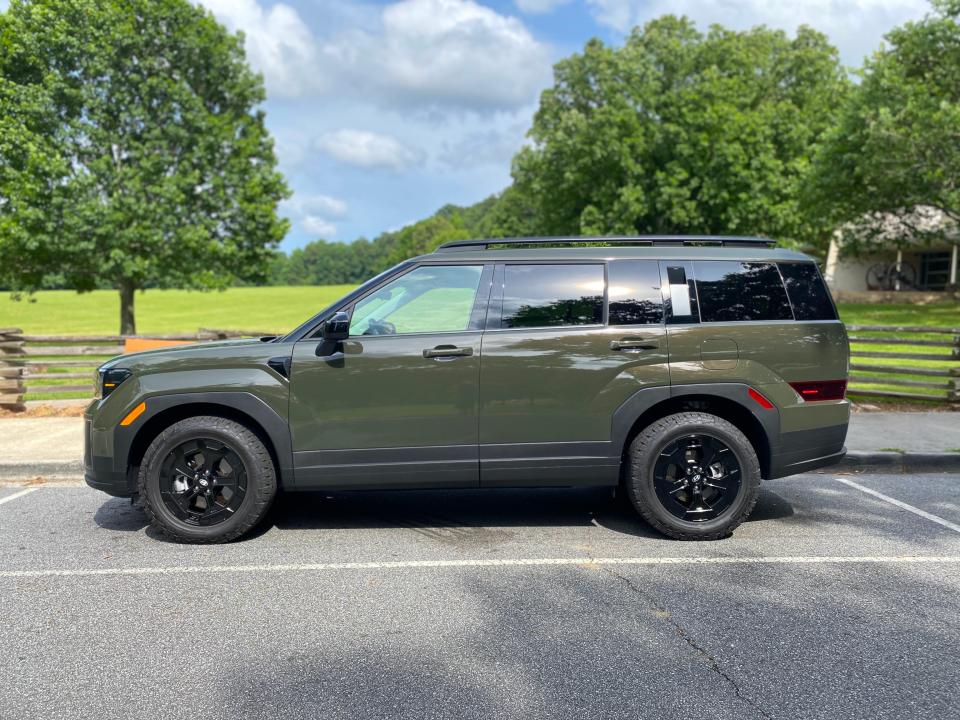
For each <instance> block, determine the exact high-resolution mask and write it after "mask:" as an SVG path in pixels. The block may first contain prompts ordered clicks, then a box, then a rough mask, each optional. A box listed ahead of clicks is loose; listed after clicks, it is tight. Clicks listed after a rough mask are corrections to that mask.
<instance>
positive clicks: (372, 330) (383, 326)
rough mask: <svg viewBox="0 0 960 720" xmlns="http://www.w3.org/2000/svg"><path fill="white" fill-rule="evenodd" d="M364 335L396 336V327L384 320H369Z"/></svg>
mask: <svg viewBox="0 0 960 720" xmlns="http://www.w3.org/2000/svg"><path fill="white" fill-rule="evenodd" d="M363 334H364V335H396V334H397V326H396V325H394V324H393V323H392V322H387V321H386V320H371V321H370V324H369V325H367V329H366V330H365V331H364V333H363Z"/></svg>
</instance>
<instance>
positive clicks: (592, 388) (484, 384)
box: [480, 265, 669, 486]
mask: <svg viewBox="0 0 960 720" xmlns="http://www.w3.org/2000/svg"><path fill="white" fill-rule="evenodd" d="M507 267H510V266H509V265H508V266H507ZM533 267H535V266H533ZM554 267H555V266H554ZM554 267H545V268H544V270H543V272H547V273H551V272H553V273H554V276H555V277H556V278H557V279H559V280H562V281H563V282H569V281H568V280H566V277H567V276H570V277H574V278H575V277H576V273H575V272H573V271H572V270H570V271H564V272H562V273H561V272H554ZM654 269H655V268H654ZM530 272H531V273H533V272H536V270H531V271H530ZM511 276H513V277H516V278H522V277H523V273H521V272H514V273H512V274H511V273H510V272H506V273H503V272H500V270H499V268H498V272H497V274H496V276H495V277H496V278H497V280H496V281H495V284H497V285H498V286H497V287H495V289H494V293H493V297H492V298H491V311H493V309H495V308H499V307H501V306H503V307H506V308H510V307H511V303H510V302H508V301H503V302H501V301H500V298H501V296H503V295H504V294H507V295H509V294H510V292H511V291H510V288H509V280H510V277H511ZM585 277H586V279H585V281H581V282H579V283H577V284H575V287H579V288H581V290H580V296H578V295H577V294H576V293H573V295H571V296H570V297H565V296H563V294H562V293H560V294H559V295H558V296H557V297H552V296H551V294H550V292H547V291H540V288H541V287H543V286H544V285H546V284H547V283H546V281H545V280H544V279H543V278H537V279H536V281H535V282H533V283H528V284H527V287H526V292H524V291H523V289H517V290H516V294H517V295H520V296H522V297H524V302H523V303H522V305H521V307H523V308H524V310H523V315H524V316H525V317H527V318H544V317H546V318H547V319H549V320H555V319H556V318H558V317H559V318H561V320H562V321H564V322H590V320H591V319H593V318H594V317H595V316H594V315H592V314H591V312H590V310H589V307H590V303H589V299H590V295H591V294H597V293H603V294H605V288H603V287H600V288H598V287H595V285H596V283H595V281H592V280H590V278H589V275H586V276H585ZM602 277H603V276H602V275H601V278H602ZM601 284H602V283H601ZM653 284H654V286H655V287H656V290H657V292H659V287H658V281H657V279H654V280H653ZM505 286H506V289H505ZM618 287H620V288H621V290H622V291H623V292H624V294H625V296H626V297H631V294H630V293H629V292H627V291H628V290H629V289H630V288H627V287H625V284H624V283H623V282H620V283H619V285H618ZM537 303H542V304H543V305H544V307H542V308H541V307H538V306H537ZM512 305H517V303H516V302H514V303H512ZM571 308H572V309H573V310H572V312H571V311H570V309H571ZM648 311H649V309H648V308H646V307H645V306H643V305H642V304H638V303H626V302H624V307H623V308H621V315H622V317H628V318H630V317H633V318H637V317H640V318H642V317H648V315H647V314H646V313H647V312H648ZM564 313H565V314H564ZM508 315H509V317H510V322H516V318H517V317H518V316H517V314H516V312H513V313H512V314H508ZM534 322H537V320H534ZM491 324H495V325H496V324H499V323H491V322H490V318H489V317H488V329H487V331H486V332H485V333H484V336H483V359H482V361H481V371H480V466H481V484H482V485H484V486H496V485H517V484H523V485H562V484H571V483H575V484H581V483H582V484H591V483H595V484H609V483H610V482H611V481H612V482H616V477H617V473H618V468H619V457H620V449H619V448H616V449H614V448H612V446H611V442H610V438H611V418H612V416H613V414H614V411H615V410H616V409H617V408H618V407H620V405H622V404H623V403H624V402H625V401H626V400H627V398H629V397H630V396H631V395H633V394H634V393H635V392H637V391H638V390H641V389H644V388H647V387H654V386H658V385H661V386H666V385H669V371H668V366H667V345H666V335H665V332H664V327H663V325H662V324H660V323H656V324H643V325H626V324H624V325H616V326H610V327H604V326H602V325H595V324H594V325H568V326H563V327H539V328H538V327H510V328H495V329H490V327H489V326H490V325H491Z"/></svg>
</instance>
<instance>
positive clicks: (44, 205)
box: [0, 0, 288, 333]
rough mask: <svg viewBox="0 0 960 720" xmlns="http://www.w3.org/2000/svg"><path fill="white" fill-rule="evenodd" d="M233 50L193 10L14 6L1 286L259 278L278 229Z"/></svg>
mask: <svg viewBox="0 0 960 720" xmlns="http://www.w3.org/2000/svg"><path fill="white" fill-rule="evenodd" d="M263 100H264V91H263V85H262V80H261V78H260V77H259V76H258V75H256V74H254V73H253V72H251V70H250V69H249V67H248V66H247V63H246V61H245V57H244V52H243V45H242V37H240V36H238V35H231V34H230V33H228V32H227V31H226V30H225V29H224V28H223V27H222V26H220V25H219V24H218V23H217V22H216V21H215V20H214V18H213V16H212V15H211V14H210V13H209V12H207V11H205V10H203V9H202V8H200V7H198V6H196V5H194V4H192V3H190V2H188V0H13V1H12V2H11V4H10V7H9V9H8V11H7V12H6V13H2V14H0V273H2V274H3V275H4V278H3V279H4V281H5V282H6V283H7V284H8V285H9V286H12V287H14V288H18V289H26V290H30V289H33V288H36V287H39V286H41V285H42V284H43V282H44V280H45V279H47V278H49V277H51V276H57V277H58V278H60V279H61V281H62V282H65V283H67V284H68V285H69V286H71V287H75V288H77V289H78V290H90V289H93V288H94V287H97V286H100V285H103V284H109V285H111V286H113V287H115V288H117V289H118V290H119V292H120V300H121V309H120V332H121V333H132V332H135V324H134V293H135V291H136V290H137V289H140V288H146V287H185V288H197V289H209V288H219V287H224V286H226V285H228V284H230V283H231V282H232V281H233V280H234V279H235V278H243V279H248V280H254V281H255V280H257V279H259V278H262V277H263V276H264V275H265V274H266V272H267V269H268V267H269V263H270V260H271V257H272V255H273V253H274V250H273V248H274V247H275V246H276V244H277V243H278V242H279V240H280V239H281V238H282V237H283V236H284V234H285V233H286V229H287V224H286V221H284V220H282V219H280V218H279V217H278V215H277V203H278V202H279V201H280V200H281V199H283V198H284V197H286V196H287V195H288V190H287V188H286V185H285V183H284V180H283V177H282V176H281V175H280V174H279V173H278V172H277V170H276V159H275V156H274V151H273V143H272V140H271V138H270V136H269V134H268V133H267V131H266V129H265V126H264V114H263V111H262V110H261V109H260V105H261V103H262V102H263Z"/></svg>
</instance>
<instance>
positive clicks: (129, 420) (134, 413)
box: [120, 402, 147, 425]
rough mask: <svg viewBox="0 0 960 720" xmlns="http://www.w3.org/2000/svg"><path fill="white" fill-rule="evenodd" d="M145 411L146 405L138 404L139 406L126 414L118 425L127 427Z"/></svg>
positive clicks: (143, 403)
mask: <svg viewBox="0 0 960 720" xmlns="http://www.w3.org/2000/svg"><path fill="white" fill-rule="evenodd" d="M146 409H147V404H146V403H145V402H142V403H140V404H139V405H137V406H136V407H135V408H134V409H133V410H131V411H130V412H128V413H127V416H126V417H125V418H124V419H123V420H121V421H120V424H121V425H129V424H130V423H132V422H133V421H134V420H136V419H137V418H138V417H140V416H141V415H143V413H144V411H145V410H146Z"/></svg>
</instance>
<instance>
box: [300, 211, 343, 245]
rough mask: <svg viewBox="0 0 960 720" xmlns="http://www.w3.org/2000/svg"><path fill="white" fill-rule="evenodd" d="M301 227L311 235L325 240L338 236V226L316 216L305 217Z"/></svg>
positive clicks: (302, 219) (301, 221)
mask: <svg viewBox="0 0 960 720" xmlns="http://www.w3.org/2000/svg"><path fill="white" fill-rule="evenodd" d="M300 225H301V226H302V227H303V229H304V230H306V231H307V232H308V233H310V234H311V235H319V236H320V237H322V238H324V239H325V240H329V239H330V238H332V237H333V236H334V235H336V234H337V226H336V225H334V224H333V223H332V222H329V221H327V220H324V219H323V218H322V217H317V216H316V215H305V216H304V217H303V218H301V220H300Z"/></svg>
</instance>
